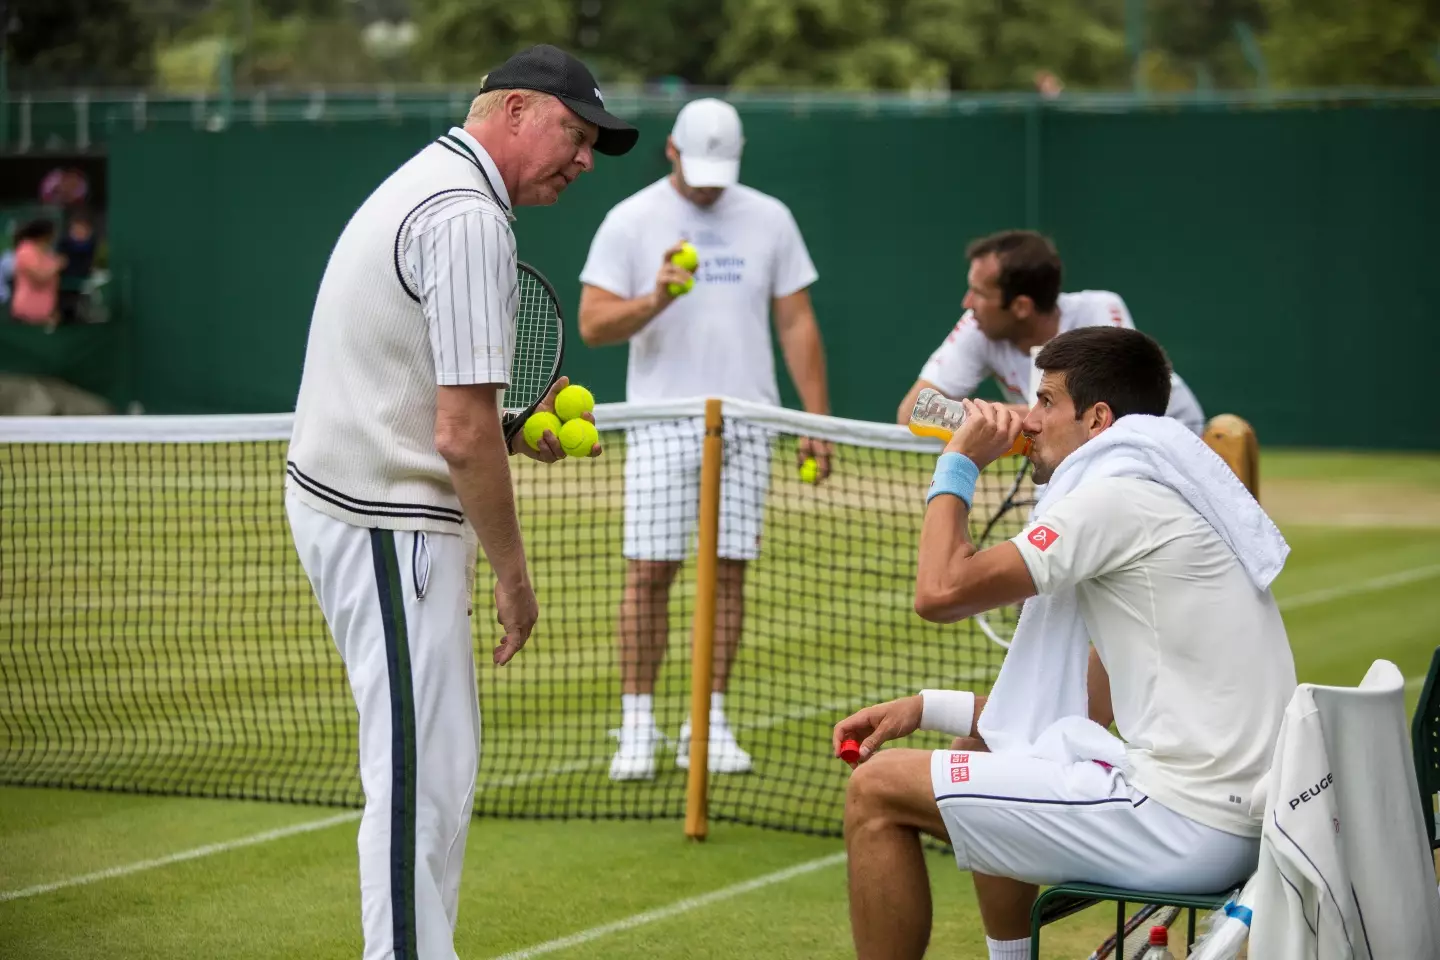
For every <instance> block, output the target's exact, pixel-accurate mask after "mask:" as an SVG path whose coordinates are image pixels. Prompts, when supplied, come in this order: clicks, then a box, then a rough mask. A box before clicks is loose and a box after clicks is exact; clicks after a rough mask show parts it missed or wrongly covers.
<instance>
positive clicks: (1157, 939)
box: [1150, 927, 1170, 947]
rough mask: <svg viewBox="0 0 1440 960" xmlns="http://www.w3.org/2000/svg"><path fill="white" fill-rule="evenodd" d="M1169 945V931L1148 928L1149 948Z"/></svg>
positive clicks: (1163, 928) (1162, 928)
mask: <svg viewBox="0 0 1440 960" xmlns="http://www.w3.org/2000/svg"><path fill="white" fill-rule="evenodd" d="M1169 944H1170V930H1169V929H1168V928H1166V927H1151V928H1150V946H1152V947H1164V946H1169Z"/></svg>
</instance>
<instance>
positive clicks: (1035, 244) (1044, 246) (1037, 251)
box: [965, 230, 1061, 313]
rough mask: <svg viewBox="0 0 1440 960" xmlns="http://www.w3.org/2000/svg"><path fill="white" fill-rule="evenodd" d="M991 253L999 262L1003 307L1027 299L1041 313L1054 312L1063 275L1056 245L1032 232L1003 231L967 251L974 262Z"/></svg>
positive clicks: (978, 241) (983, 239) (975, 243)
mask: <svg viewBox="0 0 1440 960" xmlns="http://www.w3.org/2000/svg"><path fill="white" fill-rule="evenodd" d="M992 253H993V254H995V256H996V258H997V259H999V261H1000V295H1001V297H1002V301H1001V305H1002V306H1006V307H1008V306H1010V304H1011V303H1013V302H1014V301H1015V298H1016V297H1020V296H1025V297H1029V298H1030V299H1031V300H1033V301H1034V302H1035V309H1036V310H1039V311H1040V312H1042V313H1044V312H1046V311H1049V310H1053V309H1055V302H1056V301H1057V300H1058V299H1059V298H1060V273H1061V266H1060V254H1059V253H1058V252H1057V251H1056V249H1055V244H1053V243H1051V242H1050V241H1049V240H1048V239H1046V238H1045V237H1043V236H1041V235H1040V234H1038V233H1036V232H1035V231H1033V230H1004V231H1002V232H1000V233H992V234H991V235H990V236H988V237H981V238H980V239H979V240H976V241H975V242H974V243H972V244H970V246H969V247H968V248H966V250H965V256H967V257H969V258H970V259H971V260H978V259H980V258H981V257H988V256H989V255H990V254H992Z"/></svg>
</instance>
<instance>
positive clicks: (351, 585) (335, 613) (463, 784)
mask: <svg viewBox="0 0 1440 960" xmlns="http://www.w3.org/2000/svg"><path fill="white" fill-rule="evenodd" d="M285 507H286V512H287V514H288V515H289V517H290V529H291V532H292V533H293V535H294V537H295V546H296V548H297V549H298V551H299V553H300V561H301V563H302V564H303V565H304V567H305V573H306V574H307V575H308V576H309V578H310V585H311V586H312V587H313V588H314V590H315V596H316V597H317V598H318V599H319V601H320V608H321V610H323V611H324V613H325V621H326V623H328V624H329V625H330V631H331V633H332V634H333V636H334V638H335V646H336V647H337V648H338V649H339V651H340V656H341V658H342V659H343V660H344V661H345V669H346V672H347V673H348V674H349V677H350V689H351V691H352V692H353V693H354V695H355V706H356V707H357V708H358V710H359V713H360V780H361V783H362V784H363V786H364V788H365V815H364V817H363V818H362V819H361V821H360V840H359V847H360V914H361V923H362V926H363V928H364V932H365V960H391V958H393V960H453V958H454V957H455V946H454V939H455V914H456V909H457V906H458V901H459V896H460V872H461V867H462V866H463V864H464V859H465V836H466V833H467V832H468V830H469V827H470V813H471V808H472V806H473V804H474V801H475V777H476V772H477V769H478V767H479V760H480V706H479V703H478V702H477V700H476V688H475V657H474V653H473V652H472V647H471V640H470V620H469V614H468V604H469V599H470V597H469V583H468V577H467V569H468V561H469V557H468V556H467V546H466V542H465V540H464V539H463V538H462V537H461V536H459V535H458V533H457V534H456V535H453V536H451V535H447V534H438V533H410V532H407V531H398V530H367V529H364V528H362V527H355V526H351V525H350V524H347V523H343V522H341V521H339V520H335V519H333V518H331V517H328V516H326V515H324V514H322V513H319V512H318V511H316V510H313V509H311V508H310V507H309V506H307V505H305V504H303V503H301V502H299V501H298V500H296V499H295V498H294V497H293V496H288V497H286V501H285Z"/></svg>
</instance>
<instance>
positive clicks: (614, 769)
mask: <svg viewBox="0 0 1440 960" xmlns="http://www.w3.org/2000/svg"><path fill="white" fill-rule="evenodd" d="M610 734H611V736H613V737H615V738H616V739H618V740H619V741H620V746H619V747H618V748H616V750H615V756H613V757H611V758H610V779H611V780H653V779H654V778H655V747H656V745H657V744H658V743H659V742H660V740H661V739H662V738H661V736H660V730H659V729H658V728H657V727H656V726H655V724H654V723H653V722H652V723H649V724H647V725H644V726H633V727H629V726H622V727H621V728H620V729H619V730H612V731H610Z"/></svg>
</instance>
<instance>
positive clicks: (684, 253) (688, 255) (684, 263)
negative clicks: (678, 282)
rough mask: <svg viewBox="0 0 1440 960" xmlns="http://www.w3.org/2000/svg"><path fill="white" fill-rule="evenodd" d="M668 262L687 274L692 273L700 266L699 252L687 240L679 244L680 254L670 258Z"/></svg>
mask: <svg viewBox="0 0 1440 960" xmlns="http://www.w3.org/2000/svg"><path fill="white" fill-rule="evenodd" d="M670 262H671V263H673V264H675V266H677V267H679V268H680V269H681V270H684V271H685V272H687V273H694V272H695V268H696V267H698V266H700V251H699V250H696V249H695V245H694V244H693V243H691V242H690V241H688V240H687V241H685V242H684V243H682V244H680V252H679V253H677V254H675V256H673V257H671V258H670Z"/></svg>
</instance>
